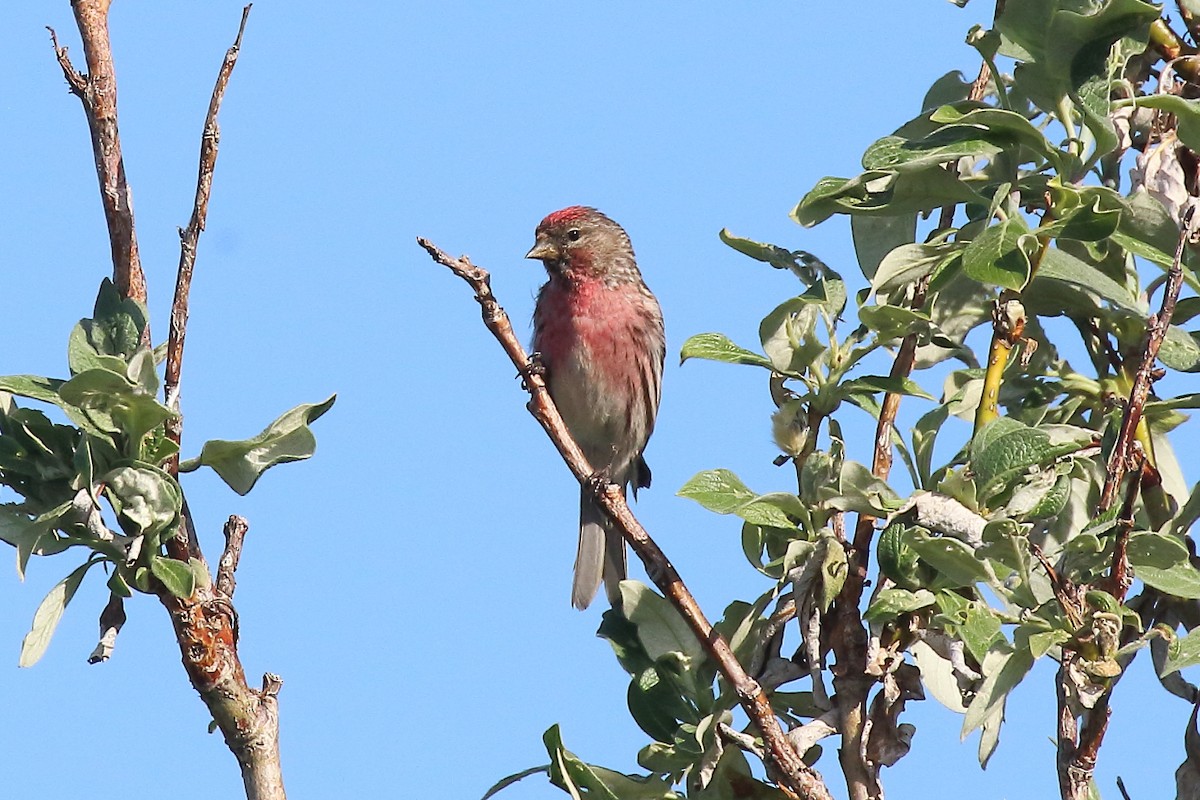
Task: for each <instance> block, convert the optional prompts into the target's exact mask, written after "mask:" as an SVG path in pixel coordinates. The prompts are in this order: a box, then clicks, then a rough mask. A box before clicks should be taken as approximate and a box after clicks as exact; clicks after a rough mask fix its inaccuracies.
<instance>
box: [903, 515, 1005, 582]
mask: <svg viewBox="0 0 1200 800" xmlns="http://www.w3.org/2000/svg"><path fill="white" fill-rule="evenodd" d="M911 546H912V548H913V549H914V550H916V551H917V554H918V555H919V556H921V558H922V559H923V560H924V561H925V562H927V563H928V564H929V565H930V566H932V567H933V568H934V569H936V570H937V571H938V572H940V573H941V574H942V575H944V576H945V577H946V578H948V579H949V580H951V581H952V582H953V583H954V584H955V585H956V586H972V585H974V584H975V583H977V582H978V581H984V580H987V578H988V572H987V567H986V565H985V563H984V562H983V561H981V560H980V558H979V556H977V555H976V553H975V550H974V549H972V548H971V546H970V545H968V544H966V543H965V542H960V541H959V540H958V539H952V538H950V537H949V536H930V535H929V534H928V533H926V532H925V531H923V530H920V529H917V530H915V531H914V532H913V536H912V539H911Z"/></svg>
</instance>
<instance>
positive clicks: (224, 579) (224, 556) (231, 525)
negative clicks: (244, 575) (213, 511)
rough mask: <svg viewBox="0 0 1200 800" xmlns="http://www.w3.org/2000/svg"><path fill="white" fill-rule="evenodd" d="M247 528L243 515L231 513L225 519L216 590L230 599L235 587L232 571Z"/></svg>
mask: <svg viewBox="0 0 1200 800" xmlns="http://www.w3.org/2000/svg"><path fill="white" fill-rule="evenodd" d="M249 529H250V523H248V522H246V518H245V517H239V516H238V515H236V514H233V515H231V516H230V517H229V519H228V520H226V521H225V551H224V552H223V553H221V561H220V563H219V564H218V565H217V592H218V593H219V594H222V595H224V596H225V597H226V598H227V599H230V600H232V599H233V592H234V590H236V589H237V580H236V579H235V578H234V573H235V572H237V568H238V561H240V560H241V558H242V544H243V543H244V542H245V540H246V531H248V530H249Z"/></svg>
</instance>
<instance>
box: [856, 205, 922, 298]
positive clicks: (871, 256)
mask: <svg viewBox="0 0 1200 800" xmlns="http://www.w3.org/2000/svg"><path fill="white" fill-rule="evenodd" d="M850 233H851V235H852V236H853V238H854V252H855V254H856V255H857V256H858V267H859V269H861V270H862V273H863V276H864V277H866V279H867V280H868V281H869V280H872V279H874V277H875V271H876V269H878V268H879V264H880V262H882V261H883V259H884V257H885V256H887V255H888V253H890V252H892V251H893V250H895V249H896V248H897V247H900V246H902V245H906V244H912V243H913V242H914V241H916V237H917V217H916V215H915V214H914V215H912V216H900V217H863V216H854V217H851V218H850Z"/></svg>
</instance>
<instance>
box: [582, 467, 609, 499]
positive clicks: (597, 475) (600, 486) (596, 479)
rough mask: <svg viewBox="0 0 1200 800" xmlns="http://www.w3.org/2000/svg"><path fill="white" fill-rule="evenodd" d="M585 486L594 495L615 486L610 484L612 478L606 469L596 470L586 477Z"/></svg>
mask: <svg viewBox="0 0 1200 800" xmlns="http://www.w3.org/2000/svg"><path fill="white" fill-rule="evenodd" d="M586 483H587V486H588V488H589V489H591V490H592V492H594V493H595V494H600V493H601V492H604V491H607V490H608V488H609V487H610V486H615V484H614V483H613V482H612V476H611V475H610V474H609V471H608V468H607V467H605V468H604V469H598V470H596V471H595V472H593V473H592V474H591V475H589V476H588V477H587V480H586Z"/></svg>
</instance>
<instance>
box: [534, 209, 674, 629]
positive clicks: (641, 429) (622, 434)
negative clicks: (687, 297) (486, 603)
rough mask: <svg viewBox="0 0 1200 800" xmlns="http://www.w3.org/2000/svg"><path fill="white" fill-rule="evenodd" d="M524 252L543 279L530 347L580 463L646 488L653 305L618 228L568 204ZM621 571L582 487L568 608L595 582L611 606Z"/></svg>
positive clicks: (653, 375)
mask: <svg viewBox="0 0 1200 800" xmlns="http://www.w3.org/2000/svg"><path fill="white" fill-rule="evenodd" d="M525 257H526V258H530V259H535V260H538V261H541V262H542V264H543V265H544V266H545V268H546V274H547V276H548V278H549V279H548V280H547V281H546V283H545V284H544V285H543V286H542V287H541V289H540V290H539V291H538V295H537V303H536V306H535V308H534V312H533V347H532V349H533V351H534V353H535V354H536V355H535V358H536V359H537V360H538V362H539V363H540V366H541V368H543V369H544V370H545V380H546V386H547V389H548V390H549V392H550V398H551V399H552V400H553V401H554V404H555V406H556V407H557V408H558V411H559V414H561V415H562V418H563V422H564V423H565V424H566V426H567V429H568V430H569V431H570V433H571V436H572V438H574V439H575V441H576V443H577V444H578V445H579V447H580V449H581V450H583V453H584V455H585V456H586V457H587V460H588V463H589V464H590V465H591V467H592V469H593V470H595V471H596V475H597V476H601V477H603V478H606V479H607V480H609V481H611V482H612V483H615V484H617V485H618V486H620V487H621V493H622V495H623V496H624V495H625V492H626V488H627V487H630V486H632V487H633V493H634V497H635V498H636V497H637V490H638V489H639V488H647V487H649V486H650V468H649V467H648V466H647V465H646V460H645V458H644V457H643V455H642V453H643V451H644V450H645V449H646V442H647V441H648V440H649V439H650V434H651V433H652V432H653V430H654V422H655V418H656V417H657V415H658V406H659V402H660V400H661V398H662V375H663V361H664V358H665V355H666V335H665V332H664V328H663V316H662V308H661V307H660V306H659V303H658V300H657V298H655V296H654V294H653V293H651V291H650V289H649V288H648V287H647V286H646V282H645V281H644V280H643V279H642V273H641V272H640V271H639V270H638V265H637V259H636V258H635V257H634V253H633V245H632V244H631V243H630V241H629V235H628V234H626V233H625V230H624V228H622V227H621V226H620V225H618V224H617V223H616V222H614V221H613V220H611V219H610V218H609V217H607V216H605V215H604V214H602V213H601V212H599V211H597V210H596V209H594V208H591V207H589V206H570V207H568V208H564V209H561V210H559V211H555V212H553V213H552V214H549V215H548V216H546V217H545V219H543V220H542V221H541V222H540V223H539V224H538V226H537V230H536V232H535V242H534V245H533V248H532V249H531V250H530V251H529V252H528V253H527V254H526V255H525ZM625 577H626V563H625V542H624V539H623V538H622V536H621V534H620V532H619V531H618V530H616V529H615V526H614V524H613V522H612V520H610V519H609V518H608V516H607V515H606V514H605V513H604V511H603V510H602V509H601V508H600V507H599V506H598V505H597V504H596V501H595V498H594V495H593V494H592V492H591V490H590V489H589V488H588V487H587V486H583V487H581V491H580V502H579V548H578V551H577V552H576V555H575V577H574V581H573V583H572V586H571V605H573V606H574V607H575V608H578V609H580V610H582V609H585V608H587V607H588V605H589V604H590V603H591V602H592V600H593V599H594V598H595V596H596V592H597V590H598V589H599V587H600V583H601V582H602V581H603V583H604V587H605V594H606V595H607V597H608V601H609V603H610V604H611V605H613V606H614V607H619V605H620V601H621V592H620V583H621V581H622V580H624V579H625Z"/></svg>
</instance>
